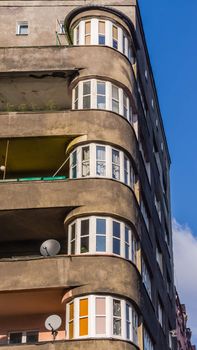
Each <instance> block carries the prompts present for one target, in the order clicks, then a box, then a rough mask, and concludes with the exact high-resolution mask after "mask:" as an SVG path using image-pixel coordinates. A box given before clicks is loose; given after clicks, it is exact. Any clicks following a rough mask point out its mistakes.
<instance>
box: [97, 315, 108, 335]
mask: <svg viewBox="0 0 197 350" xmlns="http://www.w3.org/2000/svg"><path fill="white" fill-rule="evenodd" d="M105 333H106V318H105V316H102V317H101V316H99V317H98V316H97V317H96V334H105Z"/></svg>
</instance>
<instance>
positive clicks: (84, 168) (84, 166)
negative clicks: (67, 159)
mask: <svg viewBox="0 0 197 350" xmlns="http://www.w3.org/2000/svg"><path fill="white" fill-rule="evenodd" d="M89 175H90V162H85V163H83V164H82V176H83V177H86V176H89Z"/></svg>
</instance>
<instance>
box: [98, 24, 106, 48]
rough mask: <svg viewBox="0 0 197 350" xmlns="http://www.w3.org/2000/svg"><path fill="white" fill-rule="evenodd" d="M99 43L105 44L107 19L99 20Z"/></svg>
mask: <svg viewBox="0 0 197 350" xmlns="http://www.w3.org/2000/svg"><path fill="white" fill-rule="evenodd" d="M98 43H99V45H105V21H99V25H98Z"/></svg>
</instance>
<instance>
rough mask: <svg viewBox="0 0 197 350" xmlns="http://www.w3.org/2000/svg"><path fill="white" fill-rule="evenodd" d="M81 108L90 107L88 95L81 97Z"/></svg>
mask: <svg viewBox="0 0 197 350" xmlns="http://www.w3.org/2000/svg"><path fill="white" fill-rule="evenodd" d="M83 108H84V109H88V108H90V96H84V97H83Z"/></svg>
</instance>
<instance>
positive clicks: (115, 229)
mask: <svg viewBox="0 0 197 350" xmlns="http://www.w3.org/2000/svg"><path fill="white" fill-rule="evenodd" d="M113 236H114V237H117V238H120V223H119V222H117V221H113Z"/></svg>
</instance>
